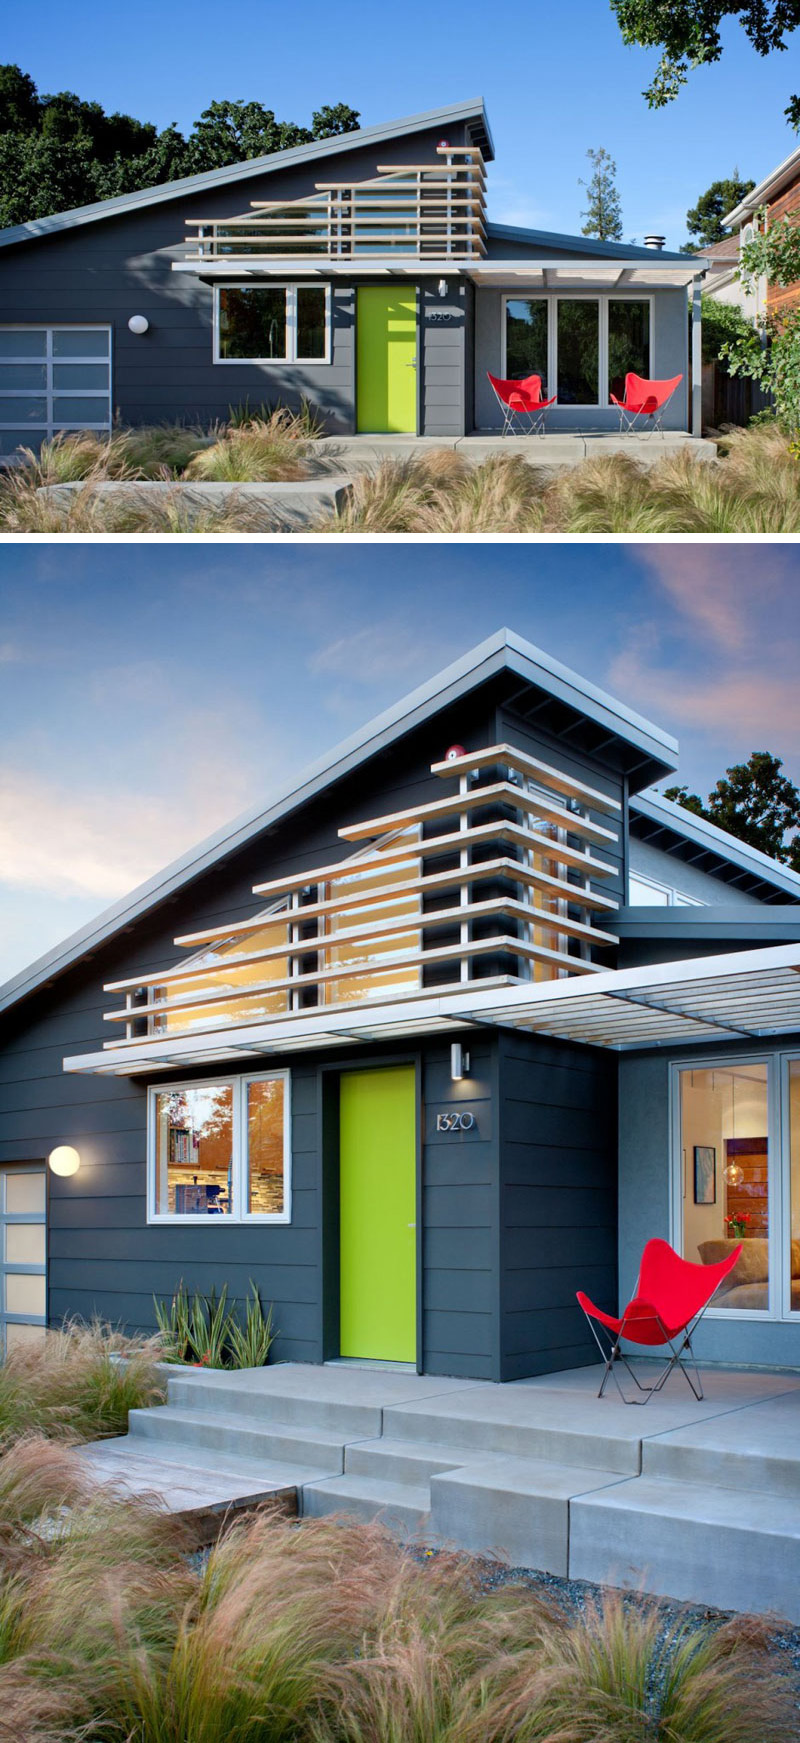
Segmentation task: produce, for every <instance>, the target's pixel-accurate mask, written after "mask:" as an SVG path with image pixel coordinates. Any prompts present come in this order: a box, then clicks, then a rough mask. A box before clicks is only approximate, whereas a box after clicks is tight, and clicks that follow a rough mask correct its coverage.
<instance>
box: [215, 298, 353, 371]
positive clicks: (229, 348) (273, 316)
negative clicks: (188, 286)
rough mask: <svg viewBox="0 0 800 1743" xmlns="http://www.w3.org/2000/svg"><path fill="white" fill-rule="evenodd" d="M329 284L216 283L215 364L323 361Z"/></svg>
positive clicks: (326, 353) (327, 350)
mask: <svg viewBox="0 0 800 1743" xmlns="http://www.w3.org/2000/svg"><path fill="white" fill-rule="evenodd" d="M330 325H331V321H330V286H329V285H320V284H296V285H276V284H267V285H218V286H217V287H216V289H215V292H214V362H215V363H327V362H329V360H330Z"/></svg>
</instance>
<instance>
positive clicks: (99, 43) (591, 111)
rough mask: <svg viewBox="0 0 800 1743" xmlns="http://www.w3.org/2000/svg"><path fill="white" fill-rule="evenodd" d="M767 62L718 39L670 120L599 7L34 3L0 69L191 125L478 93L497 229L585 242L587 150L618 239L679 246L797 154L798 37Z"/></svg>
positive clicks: (649, 55) (8, 32) (7, 39)
mask: <svg viewBox="0 0 800 1743" xmlns="http://www.w3.org/2000/svg"><path fill="white" fill-rule="evenodd" d="M789 41H790V45H791V46H790V47H789V49H788V51H787V52H786V53H784V54H774V55H772V56H771V57H769V58H768V59H767V60H760V59H759V58H758V57H757V56H756V55H755V54H754V52H753V51H752V49H751V48H750V47H749V45H748V43H747V40H746V38H745V36H744V33H743V31H742V29H741V26H740V25H738V24H737V23H732V24H731V25H730V26H729V27H728V28H727V29H726V32H725V54H724V57H723V59H722V60H721V61H720V62H719V63H718V65H716V66H713V67H709V68H704V69H703V70H702V71H700V72H698V73H696V74H695V75H694V76H693V78H692V81H691V85H690V87H689V89H688V91H684V93H683V94H682V95H681V96H680V98H679V99H678V101H677V102H676V103H674V104H672V105H671V106H670V107H669V108H668V109H667V110H662V111H659V112H653V111H650V110H649V109H648V108H647V106H646V104H645V102H644V100H643V98H642V96H641V92H642V90H643V89H644V87H645V85H646V84H647V83H648V82H649V79H650V76H651V74H652V70H653V68H654V66H655V64H656V61H657V58H658V57H657V55H656V53H655V52H654V51H649V50H648V51H644V50H642V49H626V48H625V47H624V46H623V44H622V42H621V38H620V34H619V28H618V25H617V22H616V17H615V15H614V14H612V12H611V9H610V7H609V6H608V5H607V4H606V0H571V4H569V5H564V4H561V5H558V4H556V5H553V4H552V0H548V3H545V0H528V3H527V4H524V3H523V4H520V3H519V0H517V3H516V4H514V5H513V6H512V5H510V4H508V3H507V0H499V3H495V4H494V5H493V6H491V7H487V6H486V4H485V0H461V3H460V4H459V5H458V7H456V8H453V7H452V6H435V5H434V6H432V5H431V4H430V3H429V0H424V3H421V0H407V4H406V5H405V6H404V7H403V8H402V10H401V12H400V13H395V12H393V11H390V10H387V9H386V8H384V7H381V6H380V5H376V4H375V3H374V0H342V4H340V5H339V7H338V8H333V9H332V8H331V7H330V5H329V4H327V3H325V4H323V0H305V4H304V5H303V7H302V9H301V10H297V11H296V10H295V9H294V7H291V6H290V7H286V8H284V7H282V6H278V5H275V4H272V5H265V4H264V3H263V0H238V4H237V5H236V7H235V8H234V9H233V10H232V11H231V12H230V13H229V14H225V13H224V12H222V13H221V12H220V8H219V5H218V4H216V3H214V4H212V3H211V0H192V4H191V5H187V4H186V3H185V0H172V4H171V5H170V6H169V7H165V6H164V5H163V4H162V3H161V0H138V4H137V5H136V6H135V7H125V6H113V5H112V6H109V5H108V3H107V0H74V3H73V4H72V5H70V6H65V5H64V4H63V0H38V4H37V5H35V6H20V7H10V8H7V9H6V16H5V18H4V20H3V47H2V55H3V59H4V60H6V61H17V62H18V63H19V64H20V65H21V66H22V67H23V68H24V69H25V70H26V71H27V72H29V73H30V74H31V75H32V77H33V78H34V79H35V81H36V83H37V85H38V86H39V89H40V90H42V91H51V90H63V89H71V90H75V91H77V92H78V93H79V94H80V95H81V96H84V97H87V98H95V99H97V100H98V101H100V102H101V103H102V104H103V105H104V106H105V107H106V108H107V109H109V110H111V109H124V110H127V111H129V112H130V113H133V114H135V115H137V116H139V117H140V118H141V119H143V120H152V121H155V122H156V123H157V124H158V125H160V126H164V125H166V124H167V123H169V122H170V121H176V122H177V123H178V125H179V126H180V127H182V128H184V129H185V128H188V127H189V126H190V125H191V122H192V120H193V119H194V118H195V117H196V116H197V115H199V113H200V111H201V110H202V109H203V108H205V107H206V105H207V104H208V103H209V102H210V101H211V100H212V99H214V98H221V97H231V98H238V97H242V98H246V99H250V98H257V99H258V100H260V101H261V102H263V103H264V104H265V105H266V106H267V107H270V108H273V109H274V110H275V111H276V113H277V114H278V115H279V116H280V117H281V118H282V119H287V118H289V119H292V120H296V121H300V122H308V120H309V118H310V115H311V111H312V110H313V109H315V108H317V107H318V106H319V105H321V104H322V103H326V102H337V101H346V102H349V103H351V104H352V105H353V106H354V107H355V108H356V109H359V110H360V111H361V113H362V118H363V122H364V125H368V124H371V123H374V122H377V121H382V120H387V119H390V118H393V117H397V116H402V115H408V114H413V113H414V112H416V111H418V110H421V109H427V108H432V107H435V106H436V105H437V104H439V103H443V102H450V101H460V100H461V99H462V98H471V97H474V96H476V95H479V94H480V95H483V96H484V97H485V99H486V102H487V105H488V110H489V115H490V119H491V122H492V127H493V131H494V135H495V143H496V147H497V162H496V164H495V166H494V168H493V170H492V172H491V179H490V186H489V194H490V214H491V216H492V217H493V218H494V219H496V220H498V221H502V220H504V221H505V222H507V223H521V224H531V225H535V226H537V225H538V226H541V227H543V228H546V229H547V228H550V229H562V230H578V229H579V228H580V217H579V214H580V209H581V205H582V202H583V190H582V189H581V188H579V187H578V177H579V176H582V175H584V174H585V172H586V156H585V154H586V151H587V149H588V147H590V146H592V147H597V146H600V145H603V146H605V147H606V149H607V150H609V151H610V152H611V153H612V155H613V156H614V157H615V158H616V160H617V164H618V170H619V187H620V193H621V195H622V206H623V217H624V223H625V235H626V237H627V238H628V239H631V238H633V237H636V238H637V239H638V240H639V241H641V239H642V237H643V235H644V234H645V233H646V232H647V231H650V230H656V231H662V232H663V233H664V234H666V236H667V239H668V243H669V244H670V245H671V246H677V245H679V244H680V243H681V242H682V241H683V240H684V239H685V224H684V219H685V213H686V209H687V206H688V205H690V204H694V201H695V200H696V198H697V196H698V194H700V193H701V192H702V191H703V189H704V188H706V187H707V186H708V184H709V183H710V182H711V181H714V180H716V179H717V178H718V177H720V176H724V175H727V174H729V173H730V172H731V171H732V169H733V168H734V166H735V165H738V167H739V169H740V170H741V172H742V173H743V174H746V175H751V176H752V177H754V178H755V180H757V181H758V180H760V179H761V178H762V176H764V175H765V174H766V173H767V172H768V171H769V170H770V169H771V168H772V167H773V166H774V165H775V164H776V163H778V162H779V161H780V160H781V159H782V158H784V157H785V156H786V155H787V154H788V153H789V152H790V151H791V150H792V149H793V147H794V145H795V143H796V139H795V135H794V134H793V133H791V131H790V130H789V128H788V127H787V125H786V122H785V119H784V116H783V109H784V107H785V105H786V103H787V101H788V99H789V96H790V95H791V93H792V92H793V91H796V90H798V88H800V52H798V46H800V45H798V46H795V44H797V43H798V39H797V38H795V39H794V40H793V39H792V38H790V39H789Z"/></svg>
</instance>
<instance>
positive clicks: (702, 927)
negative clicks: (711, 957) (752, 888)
mask: <svg viewBox="0 0 800 1743" xmlns="http://www.w3.org/2000/svg"><path fill="white" fill-rule="evenodd" d="M614 931H615V932H617V933H619V936H620V937H621V938H671V937H676V938H684V939H686V938H710V939H714V938H719V939H720V940H722V939H724V938H731V939H742V938H763V940H764V942H765V944H767V943H769V942H773V943H778V942H779V941H781V940H783V939H785V940H786V941H787V942H789V941H790V940H792V939H794V938H800V907H792V906H791V904H788V903H787V904H786V905H785V906H784V904H783V903H780V904H779V903H777V902H776V903H775V905H774V906H768V907H765V908H759V907H756V905H755V903H750V902H746V903H742V902H738V903H736V905H735V906H734V905H733V904H731V903H727V902H725V903H722V902H721V903H719V905H717V903H716V902H715V903H714V906H713V908H712V907H709V908H688V907H687V908H684V907H675V908H662V907H660V906H656V907H653V908H649V907H647V905H646V904H642V906H641V907H635V908H634V907H626V908H618V909H617V912H616V913H615V915H614Z"/></svg>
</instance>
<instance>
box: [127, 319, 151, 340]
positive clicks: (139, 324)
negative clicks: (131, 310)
mask: <svg viewBox="0 0 800 1743" xmlns="http://www.w3.org/2000/svg"><path fill="white" fill-rule="evenodd" d="M128 330H129V332H131V333H135V334H136V335H137V337H140V336H141V334H142V333H149V331H150V322H149V321H148V319H147V316H146V315H131V318H130V320H129V322H128Z"/></svg>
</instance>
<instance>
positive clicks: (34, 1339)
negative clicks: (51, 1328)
mask: <svg viewBox="0 0 800 1743" xmlns="http://www.w3.org/2000/svg"><path fill="white" fill-rule="evenodd" d="M5 1329H6V1339H5V1342H6V1349H7V1350H22V1349H27V1348H29V1346H30V1345H31V1344H43V1343H44V1340H45V1336H46V1327H45V1326H43V1325H7V1326H6V1328H5Z"/></svg>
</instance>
